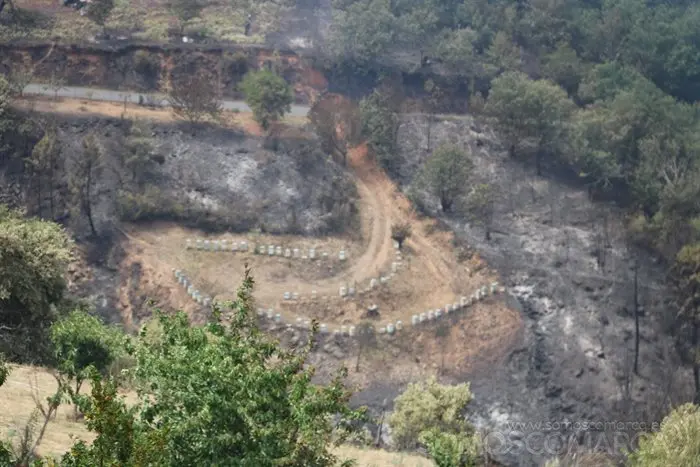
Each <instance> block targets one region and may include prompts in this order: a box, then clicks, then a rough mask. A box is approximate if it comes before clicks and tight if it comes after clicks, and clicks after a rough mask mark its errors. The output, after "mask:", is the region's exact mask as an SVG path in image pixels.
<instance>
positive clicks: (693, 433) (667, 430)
mask: <svg viewBox="0 0 700 467" xmlns="http://www.w3.org/2000/svg"><path fill="white" fill-rule="evenodd" d="M699 459H700V408H699V407H698V406H696V405H693V404H685V405H682V406H680V407H678V408H677V409H676V410H674V411H673V412H671V413H670V414H669V415H668V416H666V418H664V420H663V422H662V423H661V429H660V430H659V431H658V432H656V433H651V434H649V435H646V436H644V437H642V439H641V440H640V442H639V449H638V450H637V451H636V452H634V453H632V454H631V455H630V457H629V465H630V467H667V466H671V465H672V466H674V467H695V466H697V465H698V460H699Z"/></svg>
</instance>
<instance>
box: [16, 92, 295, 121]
mask: <svg viewBox="0 0 700 467" xmlns="http://www.w3.org/2000/svg"><path fill="white" fill-rule="evenodd" d="M24 94H26V95H35V96H36V95H39V96H50V97H54V96H56V95H58V97H67V98H73V99H89V100H94V101H106V102H124V100H125V99H126V100H127V102H130V103H132V104H139V103H148V104H151V105H156V106H159V107H168V101H167V100H166V99H165V96H164V95H163V94H159V93H138V92H130V91H114V90H111V89H98V88H82V87H73V86H65V87H63V88H61V89H59V90H58V93H56V92H54V90H53V89H51V87H49V86H48V85H45V84H29V85H27V87H25V88H24ZM221 106H222V107H223V108H224V109H225V110H238V111H240V112H250V107H248V106H247V105H246V103H245V102H243V101H234V100H223V101H222V102H221ZM308 113H309V106H306V105H292V110H291V111H290V112H289V113H288V114H287V115H291V116H293V117H305V116H306V115H307V114H308Z"/></svg>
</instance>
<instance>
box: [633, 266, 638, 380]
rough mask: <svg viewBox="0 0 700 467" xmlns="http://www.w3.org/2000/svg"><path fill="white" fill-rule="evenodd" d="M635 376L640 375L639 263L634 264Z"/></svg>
mask: <svg viewBox="0 0 700 467" xmlns="http://www.w3.org/2000/svg"><path fill="white" fill-rule="evenodd" d="M634 374H635V375H638V374H639V263H638V262H637V261H636V260H635V262H634Z"/></svg>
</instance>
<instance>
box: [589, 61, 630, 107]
mask: <svg viewBox="0 0 700 467" xmlns="http://www.w3.org/2000/svg"><path fill="white" fill-rule="evenodd" d="M643 80H644V77H643V76H642V75H641V73H639V72H638V71H637V70H635V69H634V68H629V67H626V66H624V65H622V64H620V63H619V62H608V63H602V64H599V65H596V66H594V67H593V68H591V69H590V70H589V71H588V72H587V73H586V74H585V76H584V78H583V80H582V81H581V85H580V87H579V89H578V97H579V99H580V100H581V101H582V102H584V103H591V102H594V101H603V100H608V99H612V98H614V97H615V96H616V95H617V94H618V93H619V92H620V91H623V90H625V89H628V88H631V87H632V86H633V85H635V84H636V83H638V82H640V81H643Z"/></svg>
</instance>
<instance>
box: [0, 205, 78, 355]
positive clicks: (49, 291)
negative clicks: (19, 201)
mask: <svg viewBox="0 0 700 467" xmlns="http://www.w3.org/2000/svg"><path fill="white" fill-rule="evenodd" d="M71 249H72V241H71V240H70V239H69V237H68V235H67V233H66V232H65V230H64V229H63V228H62V227H60V226H59V225H58V224H55V223H53V222H49V221H44V220H39V219H25V218H24V217H23V216H22V215H21V214H20V213H18V212H15V211H11V210H9V209H8V208H7V207H5V206H3V205H0V350H1V351H3V352H4V353H5V355H7V356H8V357H9V358H11V359H13V360H15V359H26V358H28V357H31V356H34V357H37V355H38V354H39V353H40V348H41V347H42V345H41V339H39V338H37V337H36V336H38V335H42V333H43V332H44V331H45V330H46V328H47V327H48V325H49V324H50V323H51V321H52V320H53V319H54V318H55V317H56V314H57V313H56V305H58V304H59V303H60V302H61V300H62V298H63V294H64V292H65V289H66V279H65V273H66V268H67V266H68V263H69V262H70V260H71ZM29 336H34V337H35V338H30V337H29Z"/></svg>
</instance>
